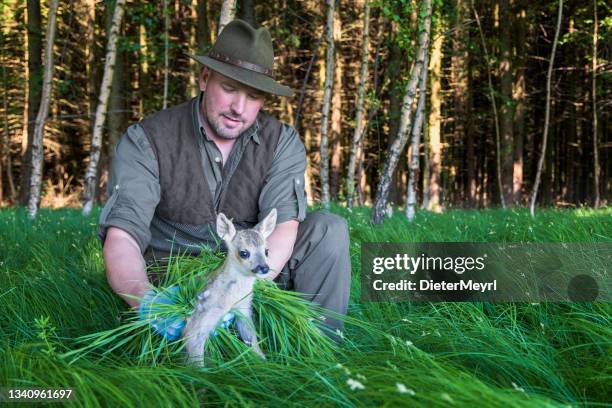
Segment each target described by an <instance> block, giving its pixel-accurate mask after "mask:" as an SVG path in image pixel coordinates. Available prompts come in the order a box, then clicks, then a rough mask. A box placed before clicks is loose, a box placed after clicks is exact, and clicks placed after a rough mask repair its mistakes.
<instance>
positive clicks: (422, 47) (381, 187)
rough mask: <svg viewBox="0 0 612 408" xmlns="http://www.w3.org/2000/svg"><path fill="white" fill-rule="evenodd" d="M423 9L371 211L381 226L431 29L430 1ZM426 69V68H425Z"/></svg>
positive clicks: (374, 220) (428, 0)
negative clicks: (399, 110) (397, 120)
mask: <svg viewBox="0 0 612 408" xmlns="http://www.w3.org/2000/svg"><path fill="white" fill-rule="evenodd" d="M421 7H422V8H423V11H422V13H423V16H424V21H423V29H422V30H421V32H420V33H419V40H418V48H417V54H416V62H415V64H414V65H413V67H412V70H411V73H410V80H409V81H408V84H407V85H406V93H405V94H404V99H403V101H402V115H401V117H400V127H399V131H398V134H397V137H396V138H395V140H394V141H393V143H392V144H391V146H390V147H389V151H388V154H387V160H386V161H385V165H384V167H383V171H382V173H381V179H380V182H379V184H378V189H377V190H376V198H375V200H374V208H373V209H372V222H373V223H374V224H381V223H382V222H383V217H384V214H385V208H386V206H387V198H388V196H389V188H390V186H391V178H392V176H393V172H394V171H395V168H396V167H397V163H398V160H399V157H400V154H401V153H402V150H404V147H405V146H406V142H407V140H408V131H409V130H410V128H411V121H412V117H411V110H412V103H413V101H414V97H415V95H416V88H417V85H418V82H419V78H420V76H421V70H422V69H423V68H424V61H425V55H426V53H427V49H428V48H429V32H430V28H431V9H432V5H431V0H424V1H423V3H422V6H421ZM425 69H427V67H425Z"/></svg>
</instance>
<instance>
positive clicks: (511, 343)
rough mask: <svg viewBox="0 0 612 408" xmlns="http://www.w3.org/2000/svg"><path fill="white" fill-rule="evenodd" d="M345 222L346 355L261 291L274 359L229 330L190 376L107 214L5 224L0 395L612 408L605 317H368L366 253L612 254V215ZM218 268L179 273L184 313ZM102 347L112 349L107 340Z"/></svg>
mask: <svg viewBox="0 0 612 408" xmlns="http://www.w3.org/2000/svg"><path fill="white" fill-rule="evenodd" d="M333 211H334V212H337V213H339V214H341V215H343V216H344V217H346V218H347V219H348V220H349V227H350V233H351V259H352V265H353V281H352V291H351V302H350V305H349V316H348V318H347V322H346V325H345V331H344V333H343V334H342V335H343V337H344V341H343V342H342V343H341V345H340V346H337V347H336V346H334V344H333V343H330V342H329V341H328V340H327V337H325V336H323V335H321V333H320V332H319V330H318V329H317V326H316V324H314V321H315V319H316V318H317V316H318V315H319V313H320V311H317V310H315V309H312V308H310V307H309V306H308V304H306V303H304V302H303V301H301V299H300V298H299V296H296V295H294V294H292V293H290V292H283V291H280V290H278V289H276V288H274V287H271V286H270V285H265V284H260V285H258V287H257V291H256V295H255V307H256V312H257V315H258V316H260V318H258V319H257V324H258V329H259V332H260V336H261V338H262V348H263V349H264V352H266V356H267V360H265V361H262V360H260V359H259V358H258V357H257V356H256V355H254V353H252V352H250V351H249V349H248V348H247V347H246V346H244V345H243V344H242V343H241V342H240V341H238V340H237V339H236V337H235V335H234V334H233V333H232V330H221V331H220V335H219V336H217V337H216V338H214V339H213V341H211V342H210V345H209V347H210V349H209V355H210V356H211V357H212V359H211V361H212V362H213V363H212V364H209V365H207V367H206V368H196V367H192V366H188V365H186V364H184V363H183V352H182V350H181V343H180V342H176V343H170V344H168V343H165V342H163V341H161V339H159V338H158V337H157V336H155V335H151V333H150V330H149V329H148V326H147V325H146V322H144V323H143V322H140V321H138V320H137V319H135V318H134V317H133V316H131V315H130V311H129V310H128V308H127V305H125V304H124V303H123V301H122V300H121V299H120V298H118V297H117V296H115V295H114V294H113V293H112V291H111V290H110V288H109V286H108V284H107V282H106V278H105V276H104V267H103V262H102V258H101V249H100V244H99V242H98V240H97V238H96V235H95V231H96V216H97V215H95V214H94V215H93V216H92V217H91V218H82V217H81V215H80V212H78V211H74V210H55V211H47V210H42V211H41V212H40V215H39V218H38V219H37V220H36V221H35V222H34V223H31V222H30V221H28V219H27V216H26V214H25V213H24V212H22V211H19V210H8V209H4V210H0V310H1V313H0V386H9V387H21V388H28V387H29V388H32V387H62V388H73V389H74V390H75V391H74V392H75V399H74V402H75V403H76V405H77V406H109V405H112V406H115V405H120V406H194V405H197V404H200V403H204V404H205V405H230V406H234V405H239V406H244V405H247V406H248V405H253V406H271V405H278V404H280V403H286V402H287V401H288V402H289V403H290V405H294V406H309V407H310V406H313V405H322V406H347V407H350V406H371V405H387V406H427V407H431V406H499V407H505V406H534V407H541V406H568V405H571V406H605V405H608V404H609V403H611V402H612V401H610V396H609V394H610V393H609V388H610V385H611V379H612V372H611V369H612V361H611V358H610V355H612V340H611V339H612V325H611V318H612V316H611V310H612V309H611V307H610V304H608V303H603V302H597V303H548V304H545V303H540V304H522V303H499V304H490V303H409V302H405V303H360V302H359V295H360V293H359V286H360V285H359V275H360V270H359V268H360V265H359V254H360V245H361V243H362V242H462V241H472V242H581V243H588V242H612V217H611V216H612V210H611V209H601V210H590V209H577V210H541V211H539V212H538V214H537V218H536V220H535V221H532V220H531V218H530V217H529V214H528V212H527V211H525V210H507V211H503V210H486V211H462V210H453V211H449V212H447V213H445V214H431V213H425V212H421V213H418V214H417V217H416V219H415V221H414V222H413V223H408V222H407V221H405V219H404V218H403V216H402V215H401V214H397V215H395V216H394V217H393V218H392V219H390V220H387V221H386V223H385V224H384V225H383V226H372V225H370V223H369V210H368V209H365V208H358V209H354V210H353V211H348V210H347V209H344V208H339V207H336V208H333ZM219 262H221V258H219V257H218V256H216V255H208V256H204V257H202V258H198V259H179V260H177V262H175V263H174V264H173V265H172V266H171V273H169V279H170V280H169V281H168V282H167V284H170V283H172V282H179V281H180V282H181V287H182V288H183V289H182V292H181V295H182V299H183V302H182V305H181V306H180V307H181V310H182V312H183V313H186V312H187V311H188V309H189V304H190V302H191V299H192V298H193V296H194V294H195V292H196V291H197V290H198V286H199V285H202V284H203V282H204V278H203V276H205V271H206V270H210V269H212V268H214V267H215V266H216V265H218V264H219ZM105 336H106V337H105Z"/></svg>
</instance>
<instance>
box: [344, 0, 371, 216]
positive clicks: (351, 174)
mask: <svg viewBox="0 0 612 408" xmlns="http://www.w3.org/2000/svg"><path fill="white" fill-rule="evenodd" d="M369 31H370V2H369V0H366V1H365V5H364V10H363V40H362V42H361V69H360V70H359V88H358V91H357V105H356V106H355V111H356V112H355V131H354V132H353V143H352V144H351V154H350V156H349V164H348V171H347V175H346V205H347V207H348V208H351V207H352V206H353V196H354V195H355V166H356V163H357V157H358V153H359V145H360V143H361V137H362V135H363V133H364V132H363V129H364V127H365V126H364V124H365V123H364V120H363V119H364V118H363V116H364V113H365V93H366V81H367V78H368V55H369V52H368V50H369V45H370V36H369Z"/></svg>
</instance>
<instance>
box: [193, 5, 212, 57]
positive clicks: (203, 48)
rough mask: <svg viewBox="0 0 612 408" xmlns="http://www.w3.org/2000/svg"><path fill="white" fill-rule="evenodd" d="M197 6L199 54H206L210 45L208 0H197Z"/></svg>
mask: <svg viewBox="0 0 612 408" xmlns="http://www.w3.org/2000/svg"><path fill="white" fill-rule="evenodd" d="M196 1H197V2H198V6H197V12H198V16H197V25H196V41H197V55H204V54H205V53H206V52H208V48H209V47H210V41H211V38H210V28H209V27H208V0H196Z"/></svg>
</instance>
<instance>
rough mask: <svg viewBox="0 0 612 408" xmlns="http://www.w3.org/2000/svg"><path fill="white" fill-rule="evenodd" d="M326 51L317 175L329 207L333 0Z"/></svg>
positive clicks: (324, 201) (323, 196)
mask: <svg viewBox="0 0 612 408" xmlns="http://www.w3.org/2000/svg"><path fill="white" fill-rule="evenodd" d="M326 33H327V35H326V39H327V52H326V56H325V85H324V89H323V110H322V111H321V147H320V161H319V169H320V170H319V177H320V178H321V204H323V207H324V208H329V137H328V132H329V110H330V104H331V96H332V95H331V94H332V86H333V84H334V63H335V58H334V53H335V47H334V0H327V24H326Z"/></svg>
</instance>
